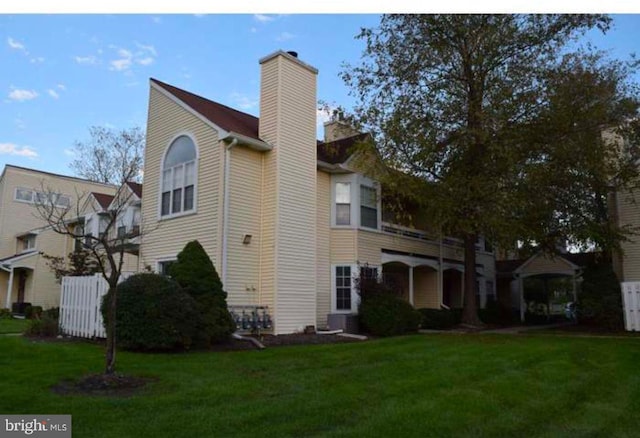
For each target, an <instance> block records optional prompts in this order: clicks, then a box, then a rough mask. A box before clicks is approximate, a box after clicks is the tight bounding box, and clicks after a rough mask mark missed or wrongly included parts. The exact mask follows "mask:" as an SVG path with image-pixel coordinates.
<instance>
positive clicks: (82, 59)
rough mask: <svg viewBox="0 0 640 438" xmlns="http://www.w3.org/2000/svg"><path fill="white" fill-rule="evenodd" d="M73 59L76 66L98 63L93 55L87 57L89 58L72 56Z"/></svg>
mask: <svg viewBox="0 0 640 438" xmlns="http://www.w3.org/2000/svg"><path fill="white" fill-rule="evenodd" d="M73 59H75V61H76V62H77V63H78V64H85V65H97V64H98V63H99V61H98V58H96V57H95V56H93V55H89V56H74V57H73Z"/></svg>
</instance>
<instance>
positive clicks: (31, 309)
mask: <svg viewBox="0 0 640 438" xmlns="http://www.w3.org/2000/svg"><path fill="white" fill-rule="evenodd" d="M24 317H25V318H26V319H40V318H41V317H42V306H27V307H25V309H24Z"/></svg>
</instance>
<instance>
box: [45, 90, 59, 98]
mask: <svg viewBox="0 0 640 438" xmlns="http://www.w3.org/2000/svg"><path fill="white" fill-rule="evenodd" d="M47 93H49V96H51V97H53V98H54V99H59V98H60V95H59V94H58V92H57V91H56V90H54V89H51V88H49V89H48V90H47Z"/></svg>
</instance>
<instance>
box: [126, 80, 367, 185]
mask: <svg viewBox="0 0 640 438" xmlns="http://www.w3.org/2000/svg"><path fill="white" fill-rule="evenodd" d="M151 82H152V83H154V84H156V85H158V86H159V87H161V88H162V89H163V90H165V91H167V92H169V93H170V94H171V95H173V96H174V97H176V98H177V99H178V100H180V101H182V102H183V103H185V104H186V105H187V106H189V107H190V108H191V109H193V110H194V111H196V112H197V113H198V114H200V115H201V116H203V117H204V118H205V119H207V120H209V121H210V122H212V123H213V124H214V125H216V126H219V127H220V128H222V129H224V130H226V131H230V132H235V133H237V134H241V135H244V136H246V137H249V138H252V139H254V140H258V141H262V140H261V139H260V136H259V135H258V132H259V124H260V120H259V119H258V118H257V117H255V116H252V115H251V114H247V113H244V112H242V111H238V110H235V109H233V108H230V107H228V106H226V105H222V104H221V103H218V102H214V101H212V100H209V99H205V98H204V97H202V96H198V95H197V94H193V93H190V92H188V91H186V90H183V89H181V88H178V87H174V86H173V85H169V84H167V83H164V82H162V81H159V80H157V79H154V78H151ZM366 136H367V134H357V135H354V136H351V137H346V138H343V139H340V140H336V141H332V142H328V143H324V142H320V141H319V142H317V159H318V160H319V161H323V162H325V163H328V164H339V163H344V162H345V161H346V160H347V159H348V158H349V157H350V156H351V154H352V152H353V149H354V148H353V146H354V145H355V144H356V143H358V142H359V141H362V140H364V139H365V138H366ZM136 194H137V193H136ZM138 196H140V195H138Z"/></svg>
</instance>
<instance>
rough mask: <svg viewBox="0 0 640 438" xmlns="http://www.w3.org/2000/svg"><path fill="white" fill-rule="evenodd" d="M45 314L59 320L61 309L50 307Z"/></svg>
mask: <svg viewBox="0 0 640 438" xmlns="http://www.w3.org/2000/svg"><path fill="white" fill-rule="evenodd" d="M44 314H45V315H47V316H50V317H51V318H55V319H59V318H60V307H50V308H48V309H47V310H45V311H44Z"/></svg>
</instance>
